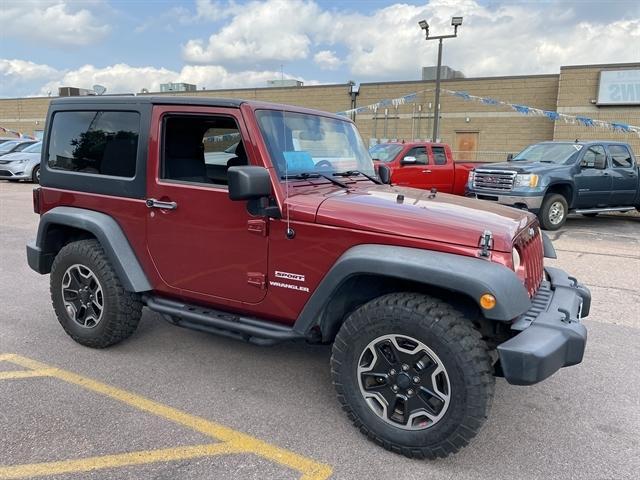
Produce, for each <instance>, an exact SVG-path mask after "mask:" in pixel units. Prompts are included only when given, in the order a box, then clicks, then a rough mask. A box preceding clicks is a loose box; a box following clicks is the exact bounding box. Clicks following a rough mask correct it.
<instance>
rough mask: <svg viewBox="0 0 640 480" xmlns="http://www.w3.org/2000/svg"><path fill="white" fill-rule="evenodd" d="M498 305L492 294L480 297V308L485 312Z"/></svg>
mask: <svg viewBox="0 0 640 480" xmlns="http://www.w3.org/2000/svg"><path fill="white" fill-rule="evenodd" d="M496 303H497V302H496V297H494V296H493V295H491V294H490V293H485V294H484V295H482V296H481V297H480V306H481V307H482V308H484V309H485V310H491V309H492V308H493V307H495V306H496Z"/></svg>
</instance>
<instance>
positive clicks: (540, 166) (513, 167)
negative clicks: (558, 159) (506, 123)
mask: <svg viewBox="0 0 640 480" xmlns="http://www.w3.org/2000/svg"><path fill="white" fill-rule="evenodd" d="M561 168H567V165H564V164H557V163H549V162H501V163H488V164H485V165H481V166H480V165H478V166H476V169H478V170H510V171H512V172H518V173H541V172H543V173H544V172H549V171H552V170H558V169H561Z"/></svg>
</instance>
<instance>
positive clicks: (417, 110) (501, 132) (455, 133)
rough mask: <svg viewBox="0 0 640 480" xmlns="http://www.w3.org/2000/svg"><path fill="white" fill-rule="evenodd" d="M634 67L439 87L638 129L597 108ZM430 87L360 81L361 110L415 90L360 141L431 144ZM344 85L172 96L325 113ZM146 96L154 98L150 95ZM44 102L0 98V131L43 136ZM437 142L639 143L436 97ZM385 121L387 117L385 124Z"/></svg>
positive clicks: (335, 107)
mask: <svg viewBox="0 0 640 480" xmlns="http://www.w3.org/2000/svg"><path fill="white" fill-rule="evenodd" d="M623 68H637V69H640V64H623V65H589V66H576V67H573V66H572V67H562V68H561V70H560V74H559V75H555V74H554V75H528V76H511V77H487V78H464V79H452V80H444V81H442V88H443V89H448V90H456V91H466V92H468V93H470V94H472V95H478V96H482V97H491V98H494V99H496V100H502V101H506V102H510V103H518V104H522V105H528V106H531V107H536V108H541V109H545V110H552V111H555V110H557V111H559V112H561V113H567V114H571V115H585V116H588V117H591V118H597V119H602V120H608V121H611V120H618V121H621V122H624V123H629V124H632V125H640V106H606V107H605V106H600V107H598V106H595V105H593V104H592V103H591V100H592V99H594V98H596V97H597V86H598V76H599V71H600V70H602V69H623ZM434 88H435V82H433V81H406V82H380V83H363V84H361V85H360V94H359V95H358V97H357V105H358V106H365V105H369V104H373V103H376V102H379V101H380V100H382V99H392V98H398V97H401V96H403V95H406V94H409V93H413V92H421V93H419V94H418V99H417V101H416V102H415V103H408V104H405V105H401V106H399V107H398V108H397V109H396V108H394V107H393V106H389V107H387V109H386V114H385V109H384V108H381V109H379V110H378V111H377V112H376V113H375V114H373V113H372V112H367V113H363V114H359V115H357V116H356V123H357V125H358V128H359V129H360V132H361V133H362V136H363V138H364V139H365V141H366V142H369V140H370V139H371V138H376V139H381V138H387V139H405V140H410V139H412V138H422V139H426V138H431V136H432V129H433V106H434ZM348 92H349V86H348V85H346V84H339V85H321V86H304V87H283V88H251V89H235V90H205V91H203V90H199V91H197V92H185V93H178V92H173V93H172V94H173V95H176V94H177V95H182V94H185V95H197V96H209V97H234V98H244V99H248V100H264V101H270V102H277V103H286V104H293V105H300V106H304V107H309V108H316V109H319V110H325V111H329V112H338V111H344V110H348V109H349V108H351V98H350V96H349V93H348ZM152 95H160V94H158V93H153V94H152ZM49 101H50V98H48V97H40V98H19V99H0V125H1V126H3V127H6V128H10V129H12V130H18V131H22V132H25V133H28V134H33V133H34V132H35V131H38V130H43V128H44V121H45V117H46V112H47V108H48V105H49ZM440 105H441V112H440V113H441V121H440V138H441V139H442V141H444V142H447V143H449V144H451V146H452V148H453V149H454V150H457V149H458V148H459V147H460V145H461V141H463V140H465V139H468V138H469V137H471V139H472V141H473V143H474V147H475V149H476V150H477V151H478V153H477V154H476V155H475V156H474V157H473V158H471V157H468V156H467V157H466V158H467V159H474V160H486V161H497V160H503V159H504V157H505V155H506V153H507V152H512V153H516V152H518V151H519V150H521V149H522V148H523V147H525V146H526V145H529V144H531V143H535V142H539V141H543V140H553V139H556V140H575V139H576V138H580V139H591V138H605V139H606V138H611V139H616V140H625V141H628V142H630V143H631V144H632V145H633V147H634V150H635V151H636V153H638V154H640V138H638V136H637V135H633V134H621V133H616V132H611V131H607V130H602V129H595V128H594V129H589V128H587V127H584V126H581V125H579V124H575V125H572V124H565V123H563V122H552V121H550V120H548V119H547V118H546V117H535V116H525V115H522V114H520V113H518V112H514V111H513V110H511V109H510V108H506V107H500V106H489V105H484V104H481V103H478V102H471V101H464V100H463V99H461V98H459V97H454V96H450V95H446V94H444V93H443V94H442V95H441V97H440ZM385 118H386V119H385Z"/></svg>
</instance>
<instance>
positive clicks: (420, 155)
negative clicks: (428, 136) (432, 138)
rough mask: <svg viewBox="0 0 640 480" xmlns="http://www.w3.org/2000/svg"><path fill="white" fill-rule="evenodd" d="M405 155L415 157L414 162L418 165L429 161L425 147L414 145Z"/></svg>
mask: <svg viewBox="0 0 640 480" xmlns="http://www.w3.org/2000/svg"><path fill="white" fill-rule="evenodd" d="M405 157H416V160H417V161H416V163H417V164H418V165H427V164H428V163H429V157H428V156H427V149H426V148H425V147H414V148H412V149H411V150H409V151H408V152H407V154H406V155H405Z"/></svg>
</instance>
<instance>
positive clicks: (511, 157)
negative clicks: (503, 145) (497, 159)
mask: <svg viewBox="0 0 640 480" xmlns="http://www.w3.org/2000/svg"><path fill="white" fill-rule="evenodd" d="M511 160H513V153H510V154H509V155H507V162H510V161H511Z"/></svg>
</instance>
